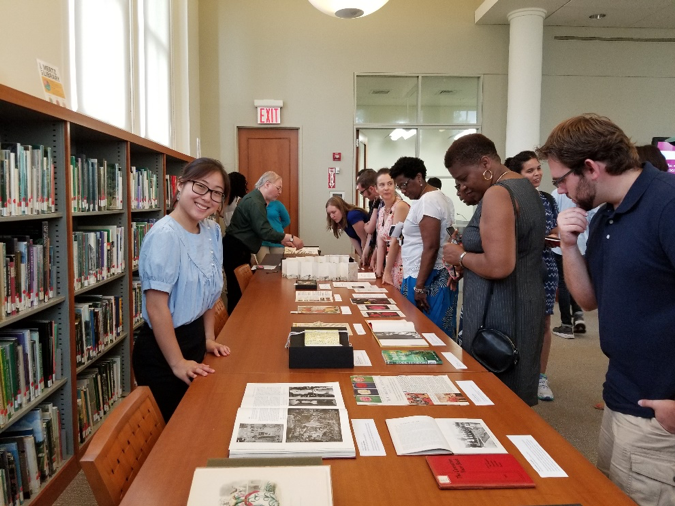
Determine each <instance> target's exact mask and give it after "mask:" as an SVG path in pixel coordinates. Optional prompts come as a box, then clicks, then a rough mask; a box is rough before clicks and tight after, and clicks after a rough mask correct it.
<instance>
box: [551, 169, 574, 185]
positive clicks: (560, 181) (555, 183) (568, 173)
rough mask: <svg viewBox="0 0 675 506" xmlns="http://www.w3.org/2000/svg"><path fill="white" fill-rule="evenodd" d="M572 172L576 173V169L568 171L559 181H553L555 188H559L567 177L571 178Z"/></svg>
mask: <svg viewBox="0 0 675 506" xmlns="http://www.w3.org/2000/svg"><path fill="white" fill-rule="evenodd" d="M572 172H574V169H570V170H568V171H567V172H566V173H565V174H563V175H562V176H560V177H559V178H558V179H553V180H552V181H551V183H553V186H555V187H556V188H557V187H558V185H560V184H561V183H562V182H563V181H564V180H565V178H566V177H567V176H569V175H570V174H571V173H572Z"/></svg>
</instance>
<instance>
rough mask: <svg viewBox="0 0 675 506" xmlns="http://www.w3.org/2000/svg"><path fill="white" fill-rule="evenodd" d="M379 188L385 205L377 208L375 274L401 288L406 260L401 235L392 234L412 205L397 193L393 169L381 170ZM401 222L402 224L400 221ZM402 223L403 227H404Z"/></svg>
mask: <svg viewBox="0 0 675 506" xmlns="http://www.w3.org/2000/svg"><path fill="white" fill-rule="evenodd" d="M377 192H378V193H379V194H380V198H381V199H382V202H383V203H384V205H382V206H381V207H380V209H379V211H378V212H377V252H378V254H377V267H376V268H375V274H376V276H377V277H382V282H383V283H387V284H389V285H393V286H394V287H395V288H396V289H397V290H400V289H401V282H402V281H403V262H402V261H401V245H400V244H399V242H398V237H392V236H391V235H390V233H391V231H392V226H395V225H396V224H397V223H401V224H403V222H404V221H405V219H406V217H407V216H408V210H409V209H410V206H409V205H408V203H407V202H403V200H401V197H399V196H398V194H397V193H396V184H395V183H394V180H393V179H392V178H391V176H390V175H389V169H380V170H379V171H378V172H377ZM400 226H401V225H400ZM400 226H399V227H400Z"/></svg>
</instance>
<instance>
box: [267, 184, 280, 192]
mask: <svg viewBox="0 0 675 506" xmlns="http://www.w3.org/2000/svg"><path fill="white" fill-rule="evenodd" d="M267 182H268V183H270V184H271V185H272V186H274V187H275V188H276V189H277V191H278V192H279V193H281V190H282V187H281V186H277V185H275V184H272V183H271V182H270V181H267Z"/></svg>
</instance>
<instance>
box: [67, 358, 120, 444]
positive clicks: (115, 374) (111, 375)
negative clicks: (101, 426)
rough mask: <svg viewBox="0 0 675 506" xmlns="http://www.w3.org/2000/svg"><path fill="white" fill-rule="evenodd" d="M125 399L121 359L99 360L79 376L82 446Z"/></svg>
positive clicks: (79, 428)
mask: <svg viewBox="0 0 675 506" xmlns="http://www.w3.org/2000/svg"><path fill="white" fill-rule="evenodd" d="M121 398H122V358H121V357H119V356H111V357H110V358H108V359H105V360H100V361H98V362H97V363H96V364H94V365H93V366H92V367H90V368H88V369H86V370H85V371H84V372H82V373H80V374H79V375H78V376H77V414H78V416H77V424H78V437H79V441H80V443H84V441H85V440H86V439H87V437H89V436H90V435H91V434H92V432H93V429H94V426H95V425H96V424H98V423H99V422H101V421H102V420H103V418H104V417H105V415H107V414H108V412H109V411H110V409H111V408H112V407H113V405H114V404H115V403H116V402H117V401H118V400H120V399H121Z"/></svg>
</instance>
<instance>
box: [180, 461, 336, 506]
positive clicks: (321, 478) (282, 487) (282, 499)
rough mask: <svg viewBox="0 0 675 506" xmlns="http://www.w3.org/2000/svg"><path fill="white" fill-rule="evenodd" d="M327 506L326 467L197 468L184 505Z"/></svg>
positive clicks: (329, 498) (329, 488)
mask: <svg viewBox="0 0 675 506" xmlns="http://www.w3.org/2000/svg"><path fill="white" fill-rule="evenodd" d="M235 504H236V505H240V506H244V505H250V506H279V505H291V506H292V505H298V506H301V505H308V506H309V505H312V506H331V505H332V504H333V487H332V484H331V476H330V466H279V467H276V466H261V467H198V468H197V469H195V474H194V476H193V478H192V487H191V488H190V496H189V498H188V502H187V506H223V505H235Z"/></svg>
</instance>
